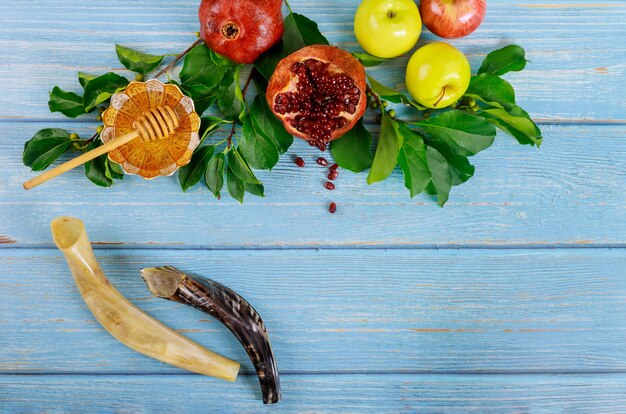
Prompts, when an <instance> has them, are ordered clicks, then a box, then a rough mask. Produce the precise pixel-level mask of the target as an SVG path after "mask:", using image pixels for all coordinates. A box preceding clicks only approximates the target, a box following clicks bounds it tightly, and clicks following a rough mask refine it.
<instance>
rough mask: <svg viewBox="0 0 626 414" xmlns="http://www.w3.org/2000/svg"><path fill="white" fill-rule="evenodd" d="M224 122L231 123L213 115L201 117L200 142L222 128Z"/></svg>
mask: <svg viewBox="0 0 626 414" xmlns="http://www.w3.org/2000/svg"><path fill="white" fill-rule="evenodd" d="M222 124H231V122H230V121H228V120H226V119H222V118H218V117H216V116H211V115H208V116H203V117H202V118H200V144H202V142H204V140H205V138H206V137H208V136H209V135H211V134H212V133H213V132H215V131H217V130H218V129H220V127H221V126H222Z"/></svg>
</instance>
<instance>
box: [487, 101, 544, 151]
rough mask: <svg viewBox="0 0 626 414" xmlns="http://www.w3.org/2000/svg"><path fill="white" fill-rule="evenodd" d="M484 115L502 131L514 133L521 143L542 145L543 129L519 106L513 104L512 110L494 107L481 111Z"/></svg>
mask: <svg viewBox="0 0 626 414" xmlns="http://www.w3.org/2000/svg"><path fill="white" fill-rule="evenodd" d="M480 114H481V115H482V116H484V117H485V119H487V121H489V122H491V123H492V124H493V125H495V126H497V127H498V128H500V129H501V130H502V131H504V132H506V133H507V134H509V135H512V136H513V137H514V138H516V139H517V141H518V142H519V143H520V144H527V145H537V146H540V145H541V142H542V140H543V138H542V136H541V130H540V129H539V127H538V126H537V125H536V124H535V123H534V122H533V120H532V119H530V116H529V115H528V114H527V113H526V111H524V110H523V109H522V108H520V107H519V106H513V107H512V108H511V109H510V112H507V111H506V110H504V109H500V108H492V109H485V110H483V111H481V112H480Z"/></svg>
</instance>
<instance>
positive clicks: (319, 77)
mask: <svg viewBox="0 0 626 414" xmlns="http://www.w3.org/2000/svg"><path fill="white" fill-rule="evenodd" d="M366 87H367V85H366V83H365V69H364V68H363V65H361V63H360V62H359V61H358V60H357V59H356V58H354V57H353V56H352V55H351V54H349V53H348V52H345V51H343V50H341V49H339V48H336V47H334V46H325V45H313V46H307V47H304V48H302V49H300V50H298V51H297V52H294V53H292V54H291V55H289V56H287V57H286V58H284V59H283V60H281V61H280V62H279V63H278V66H277V67H276V70H275V71H274V74H273V75H272V77H271V78H270V81H269V85H268V87H267V95H266V97H267V103H268V104H269V106H270V108H271V109H272V112H273V113H274V115H276V117H277V118H278V119H280V120H281V121H282V122H283V124H284V125H285V129H286V130H287V131H288V132H289V133H290V134H292V135H294V136H296V137H299V138H302V139H305V140H307V141H309V143H310V144H311V145H317V146H318V147H319V148H320V149H325V148H326V144H327V143H328V142H329V141H332V140H334V139H337V138H339V137H341V136H342V135H343V134H345V133H346V132H348V131H349V130H350V129H351V128H352V127H353V126H354V124H355V123H356V122H357V121H358V120H359V119H360V118H361V117H362V116H363V113H365V109H366V107H367V97H366V95H365V90H366Z"/></svg>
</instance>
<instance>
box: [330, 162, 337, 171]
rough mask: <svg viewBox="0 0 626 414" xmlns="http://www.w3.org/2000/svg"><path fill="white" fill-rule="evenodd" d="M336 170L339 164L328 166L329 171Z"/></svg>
mask: <svg viewBox="0 0 626 414" xmlns="http://www.w3.org/2000/svg"><path fill="white" fill-rule="evenodd" d="M337 168H339V164H337V163H334V164H333V165H331V166H330V168H329V170H331V171H335V170H336V169H337Z"/></svg>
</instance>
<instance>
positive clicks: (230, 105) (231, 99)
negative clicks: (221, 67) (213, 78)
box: [217, 66, 244, 120]
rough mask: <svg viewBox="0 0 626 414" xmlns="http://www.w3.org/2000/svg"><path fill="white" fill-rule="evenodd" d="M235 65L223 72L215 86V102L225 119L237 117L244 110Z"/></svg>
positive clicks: (237, 71)
mask: <svg viewBox="0 0 626 414" xmlns="http://www.w3.org/2000/svg"><path fill="white" fill-rule="evenodd" d="M240 69H241V66H236V67H234V68H233V69H230V70H229V71H228V72H226V73H225V74H224V77H223V78H222V81H221V82H220V84H219V86H218V87H217V104H218V106H219V108H220V111H221V112H222V115H224V116H225V117H226V118H227V119H230V120H236V119H239V118H240V117H241V116H242V115H243V112H244V103H243V95H242V94H241V85H240V83H239V70H240Z"/></svg>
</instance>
